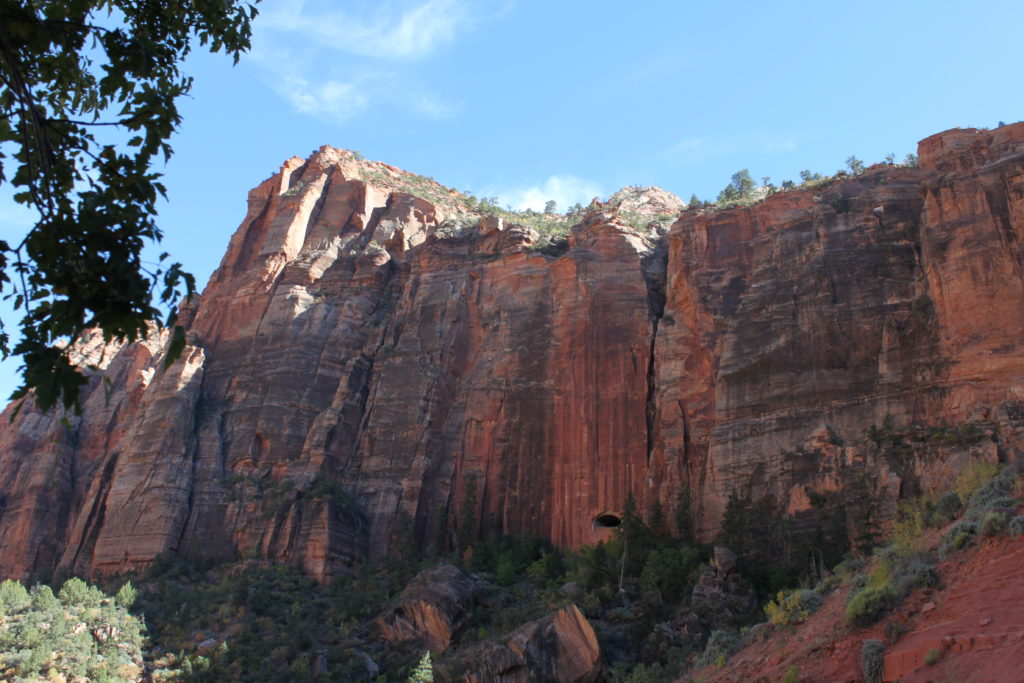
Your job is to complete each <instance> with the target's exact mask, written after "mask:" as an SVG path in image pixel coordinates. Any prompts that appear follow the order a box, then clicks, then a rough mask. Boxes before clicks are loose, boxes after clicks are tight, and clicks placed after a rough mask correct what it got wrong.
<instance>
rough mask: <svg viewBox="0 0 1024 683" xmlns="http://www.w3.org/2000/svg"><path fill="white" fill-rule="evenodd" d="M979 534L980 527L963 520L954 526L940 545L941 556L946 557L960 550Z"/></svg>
mask: <svg viewBox="0 0 1024 683" xmlns="http://www.w3.org/2000/svg"><path fill="white" fill-rule="evenodd" d="M977 533H978V525H977V524H975V523H974V522H971V521H969V520H961V521H959V522H957V523H956V524H954V525H953V526H952V528H950V530H949V531H947V532H946V535H945V536H943V537H942V542H941V543H940V544H939V554H940V555H942V556H943V557H945V556H946V555H948V554H949V553H950V552H952V551H954V550H960V549H961V548H963V547H964V546H966V545H967V544H968V543H970V541H971V539H972V538H974V535H975V534H977Z"/></svg>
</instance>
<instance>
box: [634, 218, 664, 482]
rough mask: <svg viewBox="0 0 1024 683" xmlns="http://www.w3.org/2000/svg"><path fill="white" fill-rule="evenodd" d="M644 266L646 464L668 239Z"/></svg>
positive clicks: (655, 391)
mask: <svg viewBox="0 0 1024 683" xmlns="http://www.w3.org/2000/svg"><path fill="white" fill-rule="evenodd" d="M640 264H641V268H642V269H643V275H644V283H645V284H646V285H647V307H648V309H649V310H650V313H651V343H650V350H649V352H648V356H647V399H646V420H647V464H648V466H650V464H651V456H652V455H653V454H654V447H655V437H656V435H655V433H654V432H655V418H656V416H657V397H658V386H657V380H658V376H657V363H656V361H657V354H656V345H657V343H658V326H659V325H660V324H661V319H662V317H664V315H665V298H666V294H665V287H666V284H667V279H668V240H667V239H666V237H665V236H664V235H662V236H661V237H660V238H659V239H658V241H657V243H656V244H655V246H654V250H653V251H651V253H650V254H647V255H646V256H644V257H643V259H642V260H641V262H640Z"/></svg>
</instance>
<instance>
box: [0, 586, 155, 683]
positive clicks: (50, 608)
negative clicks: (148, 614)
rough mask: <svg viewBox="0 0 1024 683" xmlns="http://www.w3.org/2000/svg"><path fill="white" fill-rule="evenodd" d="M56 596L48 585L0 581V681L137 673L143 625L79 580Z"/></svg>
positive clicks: (109, 678)
mask: <svg viewBox="0 0 1024 683" xmlns="http://www.w3.org/2000/svg"><path fill="white" fill-rule="evenodd" d="M59 595H60V600H58V599H57V597H55V596H54V594H53V591H52V590H51V589H50V588H49V587H48V586H34V587H33V588H32V590H31V592H26V591H25V589H24V588H23V587H21V585H20V584H17V583H16V582H13V581H5V582H4V583H3V584H0V600H2V601H3V603H4V607H3V609H2V610H0V611H2V614H3V619H2V620H0V653H3V654H2V655H0V680H5V681H8V680H42V679H44V678H45V679H50V680H65V679H68V678H77V679H86V678H87V679H89V680H92V681H119V680H135V679H137V678H138V677H139V676H140V675H141V674H142V645H143V636H142V633H143V628H144V627H143V624H142V622H141V620H139V619H137V618H136V617H133V616H132V615H130V614H128V613H127V612H126V611H125V610H124V609H123V608H121V607H119V606H117V605H115V604H114V601H113V600H111V599H110V598H108V597H107V596H106V595H104V594H103V593H102V592H100V591H99V589H97V588H95V587H93V586H90V585H88V584H86V583H85V582H84V581H82V580H81V579H69V580H68V581H67V582H65V584H64V586H63V587H62V588H61V590H60V593H59Z"/></svg>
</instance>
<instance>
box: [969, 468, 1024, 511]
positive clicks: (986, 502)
mask: <svg viewBox="0 0 1024 683" xmlns="http://www.w3.org/2000/svg"><path fill="white" fill-rule="evenodd" d="M1016 488H1017V477H1016V475H1015V474H1014V473H1013V470H1011V469H1010V468H1008V467H1004V468H1003V469H1001V470H999V471H998V472H997V473H996V474H995V475H994V476H992V477H991V478H989V479H988V480H987V481H985V482H983V483H982V484H981V486H980V487H978V489H977V490H976V491H975V492H974V493H973V494H972V495H971V496H970V497H968V498H967V512H966V516H967V517H969V518H970V519H978V518H980V517H981V516H982V515H983V514H984V513H985V512H986V511H987V510H990V509H991V508H994V507H1004V506H1011V505H1014V504H1015V501H1014V500H1013V499H1012V498H1009V496H1010V494H1011V493H1013V492H1014V490H1015V489H1016Z"/></svg>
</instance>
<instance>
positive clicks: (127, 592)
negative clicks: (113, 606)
mask: <svg viewBox="0 0 1024 683" xmlns="http://www.w3.org/2000/svg"><path fill="white" fill-rule="evenodd" d="M137 596H138V593H137V591H136V590H135V587H134V586H132V582H131V581H125V583H124V585H123V586H121V588H120V589H118V591H117V593H116V594H115V595H114V602H116V603H117V604H118V605H120V606H121V607H124V608H125V609H128V608H130V607H131V606H132V605H134V604H135V598H136V597H137Z"/></svg>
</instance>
